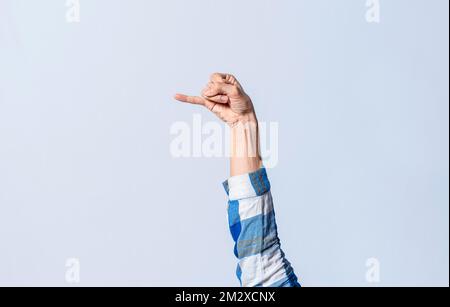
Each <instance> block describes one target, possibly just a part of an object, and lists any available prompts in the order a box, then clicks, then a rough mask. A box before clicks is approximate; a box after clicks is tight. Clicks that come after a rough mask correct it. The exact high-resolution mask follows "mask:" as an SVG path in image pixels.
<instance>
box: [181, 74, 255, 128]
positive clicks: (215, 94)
mask: <svg viewBox="0 0 450 307" xmlns="http://www.w3.org/2000/svg"><path fill="white" fill-rule="evenodd" d="M175 99H176V100H178V101H181V102H187V103H192V104H197V105H202V106H205V107H206V108H208V109H209V110H210V111H211V112H213V113H214V114H216V115H217V116H218V117H219V118H220V119H221V120H223V121H224V122H226V123H227V124H228V125H230V126H231V127H234V126H235V125H236V124H238V123H247V122H256V115H255V112H254V108H253V103H252V100H251V99H250V97H249V96H248V95H247V94H246V93H245V92H244V89H243V88H242V86H241V84H240V83H239V82H238V81H237V80H236V78H235V77H234V76H232V75H230V74H221V73H215V74H213V75H212V76H211V78H210V81H209V83H208V84H207V85H206V87H205V88H204V89H203V91H202V92H201V96H187V95H184V94H177V95H175Z"/></svg>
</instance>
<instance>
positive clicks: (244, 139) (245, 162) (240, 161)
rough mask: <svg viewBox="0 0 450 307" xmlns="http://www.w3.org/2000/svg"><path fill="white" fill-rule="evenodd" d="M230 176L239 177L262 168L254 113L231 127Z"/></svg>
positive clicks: (241, 118)
mask: <svg viewBox="0 0 450 307" xmlns="http://www.w3.org/2000/svg"><path fill="white" fill-rule="evenodd" d="M230 143H231V146H230V148H231V153H230V174H231V176H232V177H233V176H239V175H243V174H248V173H252V172H255V171H257V170H258V169H260V168H261V167H262V161H261V155H260V150H259V126H258V120H257V118H256V115H255V113H254V112H251V113H249V114H246V115H243V116H241V117H240V119H239V120H238V121H237V122H236V123H235V124H234V125H232V126H231V140H230Z"/></svg>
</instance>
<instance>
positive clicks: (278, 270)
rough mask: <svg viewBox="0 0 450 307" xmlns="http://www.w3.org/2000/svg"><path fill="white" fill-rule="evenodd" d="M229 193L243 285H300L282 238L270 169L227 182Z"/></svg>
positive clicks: (231, 220) (229, 204) (240, 279)
mask: <svg viewBox="0 0 450 307" xmlns="http://www.w3.org/2000/svg"><path fill="white" fill-rule="evenodd" d="M224 187H225V190H226V192H227V194H228V197H229V202H228V221H229V226H230V231H231V235H232V237H233V240H234V241H235V243H236V244H235V247H234V254H235V255H236V257H237V258H238V259H239V263H238V266H237V271H236V274H237V277H238V279H239V281H240V283H241V286H243V287H299V286H300V284H299V283H298V281H297V276H296V275H295V273H294V270H293V268H292V266H291V264H290V263H289V262H288V261H287V260H286V258H285V256H284V253H283V251H282V250H281V247H280V240H279V239H278V232H277V225H276V222H275V213H274V210H273V201H272V195H271V192H270V183H269V180H268V177H267V172H266V170H265V169H264V168H262V169H260V170H258V171H256V172H254V173H250V174H246V175H241V176H236V177H232V178H230V179H228V180H227V181H225V182H224Z"/></svg>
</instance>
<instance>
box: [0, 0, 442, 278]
mask: <svg viewBox="0 0 450 307" xmlns="http://www.w3.org/2000/svg"><path fill="white" fill-rule="evenodd" d="M448 6H449V2H448V1H447V0H431V1H429V0H427V1H426V0H415V1H412V0H389V1H387V0H381V23H380V24H369V23H367V22H366V20H365V12H366V7H365V0H340V1H335V0H304V1H300V0H291V1H287V0H284V1H282V0H245V1H243V0H228V1H206V0H190V1H185V0H176V1H175V0H159V1H156V0H155V1H148V0H130V1H124V0H122V1H119V0H81V23H79V24H68V23H66V21H65V14H66V7H65V1H64V0H44V1H31V0H27V1H25V0H0V285H66V283H65V279H64V277H65V261H66V259H67V258H71V257H76V258H79V259H80V261H81V285H161V286H219V285H220V286H235V285H237V284H238V283H237V280H236V278H235V274H234V272H235V266H236V260H235V259H234V256H233V252H232V249H233V243H232V240H231V237H230V235H229V233H228V228H227V222H226V197H225V195H224V193H223V191H222V187H221V185H220V183H221V181H222V180H223V179H224V178H226V177H227V175H228V173H227V161H226V159H174V158H172V157H171V155H170V152H169V144H170V142H171V140H172V139H173V137H171V136H170V134H169V128H170V126H171V125H172V123H173V122H175V121H186V122H192V114H193V113H194V112H198V113H201V114H203V115H204V119H205V120H214V117H212V116H210V115H209V114H208V113H207V112H205V111H203V110H201V109H198V108H195V107H189V106H185V105H180V104H176V103H174V102H172V99H171V97H172V95H173V94H174V93H175V92H177V91H185V92H188V93H197V92H198V91H199V90H200V89H201V87H202V86H203V85H204V84H205V82H206V81H207V78H208V76H209V74H210V73H212V72H215V71H225V72H232V73H234V74H235V75H237V76H238V77H239V78H240V80H241V81H242V83H243V84H244V85H245V87H246V89H247V91H248V92H249V94H250V95H251V96H252V97H253V100H254V102H255V104H256V106H257V111H258V114H259V117H260V119H261V120H264V121H276V122H278V123H279V125H280V139H279V155H280V161H279V164H278V166H277V167H276V168H274V169H272V170H270V177H271V180H272V184H273V194H274V197H275V201H276V209H277V218H278V224H279V232H280V236H281V239H282V243H283V247H284V249H285V251H286V253H287V256H288V258H289V260H290V261H291V262H292V263H293V264H294V267H295V270H296V272H297V273H298V275H299V277H300V279H301V281H302V283H303V284H304V285H306V286H312V285H320V286H329V285H357V286H365V285H368V284H367V283H366V280H365V273H366V267H365V262H366V259H367V258H371V257H376V258H378V259H379V261H380V263H381V283H380V285H382V286H388V285H395V286H397V285H444V286H445V285H448V283H449V190H448V186H449V143H448V142H449V135H448V133H449V117H448V116H449V94H448V82H449V80H448V79H449V77H448V76H449V72H448V65H449V63H448V54H449V50H448V35H449V33H448V18H449V16H448V9H449V8H448Z"/></svg>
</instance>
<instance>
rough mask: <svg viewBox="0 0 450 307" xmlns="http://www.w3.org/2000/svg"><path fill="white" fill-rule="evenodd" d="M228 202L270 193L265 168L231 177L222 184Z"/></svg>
mask: <svg viewBox="0 0 450 307" xmlns="http://www.w3.org/2000/svg"><path fill="white" fill-rule="evenodd" d="M223 186H224V188H225V191H226V192H227V194H228V197H229V199H230V201H233V200H240V199H244V198H251V197H256V196H261V195H264V194H266V193H267V192H269V191H270V182H269V179H268V177H267V172H266V169H265V168H261V169H259V170H257V171H256V172H253V173H249V174H245V175H240V176H235V177H231V178H230V179H228V180H227V181H225V182H224V183H223Z"/></svg>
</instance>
